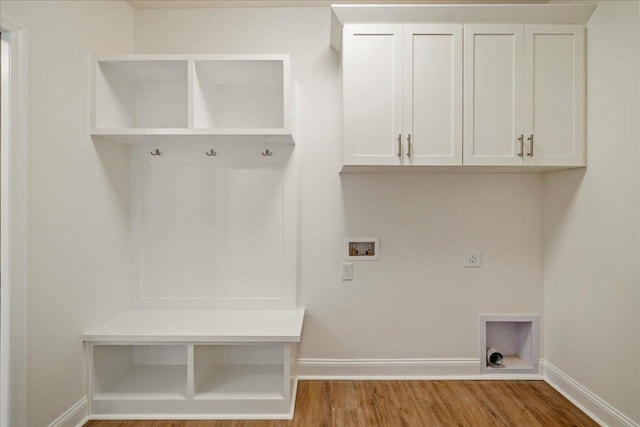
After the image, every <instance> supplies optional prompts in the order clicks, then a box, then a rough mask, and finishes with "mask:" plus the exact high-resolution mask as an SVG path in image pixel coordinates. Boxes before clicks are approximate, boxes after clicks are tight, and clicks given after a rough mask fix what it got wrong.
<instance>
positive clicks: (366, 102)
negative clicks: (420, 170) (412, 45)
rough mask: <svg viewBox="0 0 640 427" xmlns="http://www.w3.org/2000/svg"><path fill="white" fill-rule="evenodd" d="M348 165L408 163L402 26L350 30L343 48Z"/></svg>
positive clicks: (345, 150) (351, 28) (345, 133)
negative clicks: (405, 154)
mask: <svg viewBox="0 0 640 427" xmlns="http://www.w3.org/2000/svg"><path fill="white" fill-rule="evenodd" d="M343 55H344V56H343V63H342V66H343V74H342V84H343V86H342V88H343V92H342V93H343V110H344V141H345V144H344V163H345V164H348V165H399V164H401V163H402V155H401V148H400V145H401V144H402V26H401V25H350V26H347V27H345V29H344V49H343Z"/></svg>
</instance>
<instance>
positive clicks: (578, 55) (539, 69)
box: [524, 25, 586, 166]
mask: <svg viewBox="0 0 640 427" xmlns="http://www.w3.org/2000/svg"><path fill="white" fill-rule="evenodd" d="M584 33H585V29H584V27H582V26H575V25H530V26H525V27H524V52H525V56H524V64H525V66H524V136H525V139H526V143H525V155H524V159H525V164H527V165H540V166H584V165H585V164H586V163H585V162H586V159H585V114H586V106H585V36H584Z"/></svg>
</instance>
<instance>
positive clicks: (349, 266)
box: [342, 262, 353, 280]
mask: <svg viewBox="0 0 640 427" xmlns="http://www.w3.org/2000/svg"><path fill="white" fill-rule="evenodd" d="M342 280H353V263H350V262H345V263H343V264H342Z"/></svg>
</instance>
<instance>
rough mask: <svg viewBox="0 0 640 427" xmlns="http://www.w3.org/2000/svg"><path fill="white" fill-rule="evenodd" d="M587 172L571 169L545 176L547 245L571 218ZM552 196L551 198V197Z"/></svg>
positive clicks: (544, 221) (545, 232) (545, 233)
mask: <svg viewBox="0 0 640 427" xmlns="http://www.w3.org/2000/svg"><path fill="white" fill-rule="evenodd" d="M586 172H587V170H586V169H584V168H581V169H570V170H566V171H559V172H553V173H549V174H545V175H544V178H543V209H544V213H543V223H544V225H543V232H544V236H545V240H547V241H546V242H545V243H546V244H549V243H550V242H549V241H548V239H552V238H554V236H557V233H558V232H559V230H562V229H563V228H564V227H563V225H564V224H565V221H566V220H567V218H568V217H569V216H570V213H571V209H572V207H573V205H574V203H573V202H574V200H575V198H576V196H577V194H578V190H579V188H580V186H581V185H582V182H583V180H584V177H585V174H586ZM550 195H551V196H550Z"/></svg>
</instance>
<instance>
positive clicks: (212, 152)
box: [204, 148, 218, 157]
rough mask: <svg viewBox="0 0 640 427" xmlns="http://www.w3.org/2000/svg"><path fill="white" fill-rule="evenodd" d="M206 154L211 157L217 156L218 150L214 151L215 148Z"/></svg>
mask: <svg viewBox="0 0 640 427" xmlns="http://www.w3.org/2000/svg"><path fill="white" fill-rule="evenodd" d="M204 154H206V155H207V156H209V157H211V156H215V155H216V154H218V153H216V150H214V149H213V148H212V149H211V150H209V151H206V152H205V153H204Z"/></svg>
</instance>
